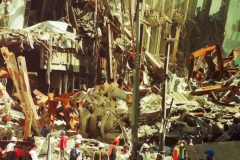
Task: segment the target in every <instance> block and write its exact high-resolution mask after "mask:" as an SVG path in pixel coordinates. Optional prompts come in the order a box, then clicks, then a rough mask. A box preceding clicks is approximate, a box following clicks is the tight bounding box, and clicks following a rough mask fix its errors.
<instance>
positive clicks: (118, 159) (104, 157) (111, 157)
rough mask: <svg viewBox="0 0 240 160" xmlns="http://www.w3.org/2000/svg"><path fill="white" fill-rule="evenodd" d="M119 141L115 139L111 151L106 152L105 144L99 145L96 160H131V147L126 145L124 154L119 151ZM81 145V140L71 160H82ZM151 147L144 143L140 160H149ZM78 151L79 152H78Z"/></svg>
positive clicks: (76, 144) (77, 143) (73, 150)
mask: <svg viewBox="0 0 240 160" xmlns="http://www.w3.org/2000/svg"><path fill="white" fill-rule="evenodd" d="M119 143H120V141H119V139H117V138H115V139H114V140H113V144H112V145H111V146H110V148H109V151H108V152H107V151H106V150H105V144H103V143H99V145H98V148H99V150H98V151H96V152H95V154H94V158H93V159H94V160H130V156H131V154H130V150H129V145H128V144H125V145H124V146H123V149H122V152H121V153H120V151H119ZM80 145H81V141H80V140H76V141H75V148H73V149H72V150H71V152H70V160H82V152H81V150H80V149H79V146H80ZM148 149H149V146H148V145H147V144H146V143H144V144H143V145H142V147H141V151H140V160H149V159H150V154H149V153H148ZM76 150H77V151H76Z"/></svg>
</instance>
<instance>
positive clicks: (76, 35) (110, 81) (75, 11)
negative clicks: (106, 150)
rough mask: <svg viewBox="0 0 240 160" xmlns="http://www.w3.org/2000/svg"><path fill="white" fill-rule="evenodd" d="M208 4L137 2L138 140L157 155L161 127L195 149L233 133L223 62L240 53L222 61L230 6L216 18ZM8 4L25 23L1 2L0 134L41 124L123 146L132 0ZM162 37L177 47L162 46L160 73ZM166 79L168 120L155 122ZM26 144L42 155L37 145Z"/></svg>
mask: <svg viewBox="0 0 240 160" xmlns="http://www.w3.org/2000/svg"><path fill="white" fill-rule="evenodd" d="M210 2H211V1H207V0H205V1H204V3H203V6H202V10H198V12H197V14H196V12H195V11H196V6H197V0H191V1H190V0H184V1H182V0H171V1H166V0H161V1H151V2H149V1H145V0H143V2H142V8H141V13H140V15H141V20H140V21H141V31H140V35H141V36H140V39H141V40H140V41H141V67H140V75H141V76H140V83H141V85H140V107H139V110H140V118H139V139H140V142H141V143H142V142H147V143H150V144H152V145H151V146H152V149H153V150H156V151H157V150H158V143H159V137H160V130H161V128H164V129H165V130H166V132H167V135H166V146H169V147H171V148H173V147H174V145H176V144H177V142H178V141H179V140H186V141H189V140H190V139H193V141H194V144H201V143H204V142H214V141H217V142H219V141H225V140H236V139H237V137H238V136H237V135H239V130H238V124H239V116H238V110H239V107H238V105H239V103H240V102H239V89H240V86H239V85H240V83H239V76H240V75H239V66H233V65H232V64H231V62H233V61H235V60H236V59H237V57H239V56H238V49H237V47H238V46H236V48H233V51H232V52H231V53H230V54H229V56H227V57H224V56H223V54H222V51H221V50H222V49H221V46H222V44H223V40H224V34H223V33H224V29H225V23H226V20H227V13H228V9H229V5H230V0H223V1H222V4H221V7H220V10H219V12H218V13H217V14H216V15H220V16H216V15H215V16H209V10H210V8H211V3H210ZM2 3H4V2H2ZM11 4H12V5H13V6H15V10H17V9H18V8H17V7H19V8H20V7H23V8H24V10H23V11H22V12H21V13H19V14H21V15H22V17H24V18H23V19H17V18H19V17H14V16H15V14H16V13H13V12H12V10H14V8H13V9H11V8H10V7H9V6H10V5H8V7H9V8H7V9H9V10H7V12H9V15H10V16H9V15H8V14H7V13H4V14H5V15H6V16H5V17H3V18H2V19H1V20H2V21H3V23H2V26H3V27H4V28H3V29H1V33H0V37H1V38H0V45H1V47H3V48H2V49H1V51H2V54H3V56H2V59H1V66H2V70H1V77H2V78H1V83H2V87H1V88H2V95H3V96H2V99H3V100H2V101H3V102H2V103H3V104H4V105H3V106H4V107H3V108H4V110H3V113H2V116H1V117H2V119H3V123H2V125H3V126H2V133H5V134H7V133H9V132H10V131H11V132H14V133H12V134H16V135H18V137H19V138H21V137H22V136H23V138H24V139H25V140H27V139H28V138H29V137H30V136H31V135H38V134H39V130H40V129H41V128H42V126H44V124H49V125H48V127H50V128H51V129H52V130H55V131H56V130H61V129H65V130H67V134H68V135H76V134H81V135H82V136H83V137H84V138H93V139H98V140H101V141H104V142H109V143H110V142H111V140H112V139H114V138H115V137H120V138H121V139H122V143H123V142H125V143H126V142H130V140H131V127H132V114H133V113H132V103H133V94H132V91H133V89H132V88H133V69H134V61H135V59H136V55H135V49H136V38H135V35H136V33H135V25H136V24H135V16H134V15H135V7H136V4H135V1H128V0H122V1H107V0H102V1H94V0H92V1H90V0H89V1H81V0H80V1H78V0H72V1H70V0H69V1H64V0H62V1H59V0H57V1H56V0H52V1H46V0H45V1H43V2H39V1H37V0H32V1H26V2H25V1H24V2H22V6H21V4H20V1H18V2H14V1H12V3H11ZM18 5H19V6H18ZM39 6H40V7H39ZM5 12H6V11H5ZM11 12H12V13H11ZM10 13H11V14H10ZM38 15H40V16H38ZM13 22H15V23H13ZM16 22H17V23H16ZM20 22H21V23H20ZM204 23H209V26H205V25H203V24H204ZM216 25H217V26H218V27H219V28H218V30H217V31H213V29H214V28H216ZM13 28H16V29H13ZM206 30H207V31H206ZM203 33H204V34H203ZM168 35H171V37H175V38H176V39H179V41H174V43H172V44H171V47H170V53H171V54H170V64H169V75H164V69H163V67H164V62H163V59H164V58H165V57H164V52H165V50H166V44H167V42H166V39H165V38H166V37H167V36H168ZM196 35H197V36H196ZM196 37H198V38H196ZM206 37H207V39H208V40H206ZM203 42H204V43H203ZM206 42H207V43H206ZM214 43H217V44H214ZM206 45H208V46H207V47H205V46H206ZM6 47H7V48H6ZM203 47H204V48H203ZM201 48H202V49H201ZM199 49H200V50H199ZM19 56H20V57H19ZM22 56H24V57H22ZM208 57H210V58H208ZM214 58H215V60H214ZM16 59H17V61H16ZM211 64H213V65H211ZM26 75H27V76H26ZM215 76H216V77H218V78H215ZM166 77H167V78H168V90H167V118H168V120H167V121H166V122H165V124H161V118H162V117H161V112H162V107H161V103H162V95H163V94H165V93H163V92H162V83H163V81H164V80H165V78H166ZM179 77H184V78H179ZM6 82H7V83H6ZM9 95H10V96H9ZM9 106H10V107H9ZM27 120H28V121H27ZM30 121H31V123H30ZM11 122H14V123H18V124H21V125H19V126H18V127H17V124H14V123H13V124H11ZM24 124H25V126H24ZM26 126H28V127H26ZM31 126H32V129H31ZM16 130H18V131H21V132H19V133H15V132H16ZM31 130H32V131H33V133H30V131H31ZM3 135H4V134H3ZM53 137H54V136H53ZM56 137H57V136H56ZM3 139H8V140H9V139H10V138H9V137H7V136H3ZM35 141H36V142H38V143H39V146H41V147H40V149H39V152H40V153H41V154H42V155H44V154H46V152H47V150H46V147H44V146H46V144H45V145H43V143H46V142H45V141H44V142H42V141H40V140H39V139H36V138H35ZM86 141H89V143H90V141H91V140H88V139H86ZM54 143H57V141H54V140H53V146H54ZM92 143H94V144H95V143H96V144H97V143H98V142H96V141H94V142H92ZM55 145H56V144H55ZM91 147H92V146H87V148H91ZM69 149H70V147H69ZM92 150H93V151H94V150H95V149H92ZM170 154H171V153H170ZM86 155H88V154H86ZM91 156H92V154H89V155H88V157H91ZM190 156H191V155H190ZM152 158H153V159H155V158H156V155H152Z"/></svg>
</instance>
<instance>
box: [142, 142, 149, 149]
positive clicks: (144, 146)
mask: <svg viewBox="0 0 240 160" xmlns="http://www.w3.org/2000/svg"><path fill="white" fill-rule="evenodd" d="M142 148H150V147H149V145H148V144H147V143H143V145H142Z"/></svg>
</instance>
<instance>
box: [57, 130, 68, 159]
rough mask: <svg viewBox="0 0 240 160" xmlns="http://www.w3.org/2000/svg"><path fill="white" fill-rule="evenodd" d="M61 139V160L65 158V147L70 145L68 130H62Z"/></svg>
mask: <svg viewBox="0 0 240 160" xmlns="http://www.w3.org/2000/svg"><path fill="white" fill-rule="evenodd" d="M60 137H61V140H60V142H59V145H58V146H59V148H60V156H61V160H63V159H64V152H65V150H64V149H65V148H66V147H67V146H68V137H67V136H66V132H65V131H64V130H62V131H61V134H60Z"/></svg>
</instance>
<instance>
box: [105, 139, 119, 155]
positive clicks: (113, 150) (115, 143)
mask: <svg viewBox="0 0 240 160" xmlns="http://www.w3.org/2000/svg"><path fill="white" fill-rule="evenodd" d="M119 143H120V141H119V139H118V138H115V139H114V140H113V144H112V145H111V147H110V149H109V152H108V155H109V159H110V160H116V159H117V156H118V155H119V151H118V145H119Z"/></svg>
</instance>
